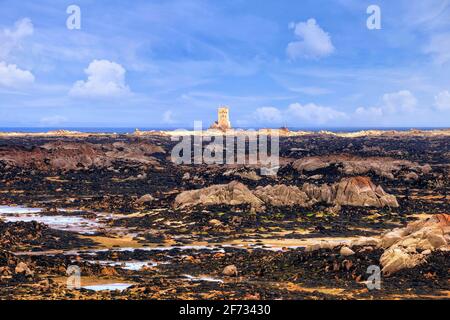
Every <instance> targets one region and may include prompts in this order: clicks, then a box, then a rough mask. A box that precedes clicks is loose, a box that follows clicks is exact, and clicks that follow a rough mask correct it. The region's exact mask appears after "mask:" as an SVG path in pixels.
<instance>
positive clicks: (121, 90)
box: [0, 0, 450, 128]
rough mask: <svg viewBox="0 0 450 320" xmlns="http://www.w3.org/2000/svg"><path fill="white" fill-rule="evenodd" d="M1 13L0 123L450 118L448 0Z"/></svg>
mask: <svg viewBox="0 0 450 320" xmlns="http://www.w3.org/2000/svg"><path fill="white" fill-rule="evenodd" d="M71 4H76V5H78V6H79V7H80V9H81V29H80V30H69V29H68V28H67V27H66V20H67V18H68V17H69V15H68V14H67V13H66V9H67V7H68V6H69V5H71ZM371 4H375V5H378V6H379V7H380V9H381V29H380V30H369V29H368V28H367V26H366V20H367V18H368V17H369V15H368V14H367V13H366V9H367V7H368V6H369V5H371ZM0 9H1V10H0V127H11V126H18V127H23V126H36V127H39V126H42V127H79V126H84V127H92V126H99V127H173V128H178V127H191V126H192V123H193V121H194V120H202V121H203V122H204V123H205V124H209V123H210V122H212V121H213V120H214V119H215V116H216V109H217V107H218V106H220V105H228V106H229V107H230V109H231V121H232V124H234V125H235V126H241V127H261V126H273V127H277V126H280V125H288V126H291V127H344V126H347V127H348V126H351V127H367V126H369V127H391V126H402V127H423V126H425V127H430V126H437V127H447V126H450V93H449V92H450V0H428V1H419V0H413V1H411V0H410V1H403V0H398V1H375V0H371V1H364V0H336V1H331V0H328V1H325V0H311V1H308V0H302V1H298V0H292V1H289V0H284V1H275V0H227V1H219V0H210V1H201V0H198V1H197V0H195V1H194V0H178V1H167V0H166V1H156V0H152V1H98V0H97V1H54V0H52V1H31V0H24V1H9V0H0Z"/></svg>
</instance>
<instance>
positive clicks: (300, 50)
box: [286, 19, 334, 60]
mask: <svg viewBox="0 0 450 320" xmlns="http://www.w3.org/2000/svg"><path fill="white" fill-rule="evenodd" d="M289 28H290V29H294V34H295V35H296V36H297V37H298V38H299V40H298V41H293V42H290V43H289V44H288V46H287V48H286V53H287V55H288V57H289V59H291V60H295V59H297V58H299V57H303V58H320V57H325V56H328V55H330V54H332V53H333V52H334V46H333V43H332V42H331V38H330V35H329V34H328V33H326V32H325V31H324V30H323V29H322V28H321V27H320V26H319V25H318V24H317V23H316V20H314V19H309V20H308V21H306V22H299V23H291V24H290V25H289Z"/></svg>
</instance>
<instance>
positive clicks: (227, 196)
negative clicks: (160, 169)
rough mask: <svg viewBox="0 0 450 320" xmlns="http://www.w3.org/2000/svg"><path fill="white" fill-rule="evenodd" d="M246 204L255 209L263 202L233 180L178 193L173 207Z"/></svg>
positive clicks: (259, 207)
mask: <svg viewBox="0 0 450 320" xmlns="http://www.w3.org/2000/svg"><path fill="white" fill-rule="evenodd" d="M241 204H248V205H250V206H251V207H252V208H254V209H255V210H259V209H261V207H262V205H263V202H262V200H260V199H259V198H257V197H256V196H255V195H254V194H253V193H252V192H251V191H250V190H249V189H248V188H247V187H246V186H245V185H243V184H242V183H240V182H237V181H233V182H230V183H229V184H220V185H213V186H210V187H207V188H203V189H199V190H190V191H184V192H182V193H180V194H179V195H178V196H177V197H176V198H175V203H174V207H175V208H178V209H181V208H186V207H194V206H197V205H203V206H211V205H231V206H235V205H241Z"/></svg>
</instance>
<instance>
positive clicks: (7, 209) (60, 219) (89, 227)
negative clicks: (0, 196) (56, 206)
mask: <svg viewBox="0 0 450 320" xmlns="http://www.w3.org/2000/svg"><path fill="white" fill-rule="evenodd" d="M40 212H42V209H39V208H26V207H20V206H17V207H15V206H0V216H1V218H2V219H3V220H4V221H5V222H19V221H23V222H30V221H36V222H39V223H43V224H46V225H48V226H49V227H50V228H52V229H57V230H64V231H73V232H78V233H81V234H94V233H96V232H97V230H98V228H99V227H101V226H102V225H101V224H100V223H99V222H98V221H96V220H91V219H87V218H84V217H79V216H63V215H52V216H43V215H41V214H39V213H40Z"/></svg>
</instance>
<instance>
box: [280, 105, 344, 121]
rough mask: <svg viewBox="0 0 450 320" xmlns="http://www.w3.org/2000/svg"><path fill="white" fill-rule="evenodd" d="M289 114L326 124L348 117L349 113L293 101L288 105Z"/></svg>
mask: <svg viewBox="0 0 450 320" xmlns="http://www.w3.org/2000/svg"><path fill="white" fill-rule="evenodd" d="M287 112H288V114H289V115H290V116H292V117H295V118H298V119H301V120H305V121H308V122H311V123H313V124H324V123H328V122H331V121H340V120H345V119H347V115H346V114H345V113H343V112H340V111H337V110H335V109H333V108H330V107H324V106H320V105H316V104H314V103H308V104H305V105H301V104H300V103H293V104H291V105H290V106H289V107H288V110H287Z"/></svg>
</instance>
